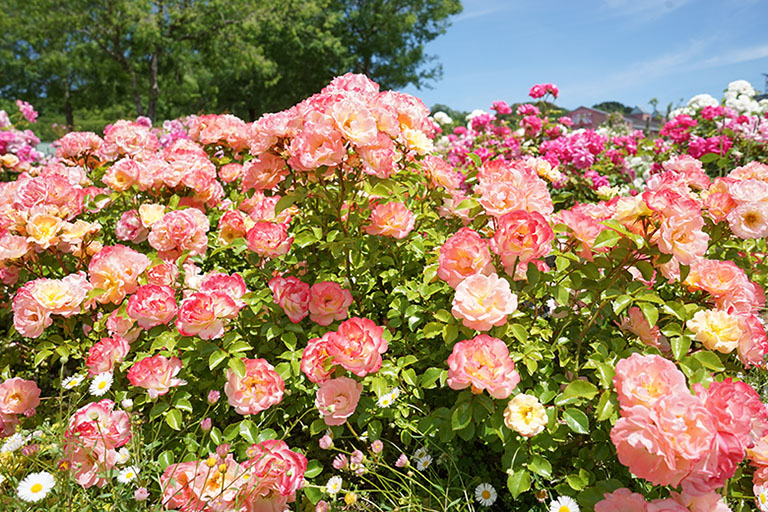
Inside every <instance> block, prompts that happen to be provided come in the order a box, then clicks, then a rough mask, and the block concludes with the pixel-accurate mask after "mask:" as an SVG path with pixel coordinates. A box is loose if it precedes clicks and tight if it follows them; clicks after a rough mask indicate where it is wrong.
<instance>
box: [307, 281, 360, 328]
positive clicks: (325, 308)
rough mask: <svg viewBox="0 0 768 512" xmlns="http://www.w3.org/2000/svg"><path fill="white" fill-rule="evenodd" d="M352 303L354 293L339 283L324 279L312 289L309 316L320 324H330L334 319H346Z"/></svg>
mask: <svg viewBox="0 0 768 512" xmlns="http://www.w3.org/2000/svg"><path fill="white" fill-rule="evenodd" d="M351 304H352V294H351V293H350V292H349V290H347V289H345V288H342V287H341V286H339V284H337V283H333V282H330V281H323V282H322V283H315V284H313V285H312V288H311V289H310V295H309V318H310V320H312V321H313V322H315V323H318V324H320V325H330V324H331V322H333V321H334V320H344V319H345V318H347V315H348V312H347V310H348V308H349V306H350V305H351Z"/></svg>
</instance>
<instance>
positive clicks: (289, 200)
mask: <svg viewBox="0 0 768 512" xmlns="http://www.w3.org/2000/svg"><path fill="white" fill-rule="evenodd" d="M297 200H298V197H296V196H295V195H293V194H288V195H285V196H283V197H281V198H280V200H279V201H278V202H277V204H276V205H275V215H276V216H277V215H279V214H280V212H282V211H283V210H285V209H286V208H290V207H291V206H293V203H295V202H296V201H297Z"/></svg>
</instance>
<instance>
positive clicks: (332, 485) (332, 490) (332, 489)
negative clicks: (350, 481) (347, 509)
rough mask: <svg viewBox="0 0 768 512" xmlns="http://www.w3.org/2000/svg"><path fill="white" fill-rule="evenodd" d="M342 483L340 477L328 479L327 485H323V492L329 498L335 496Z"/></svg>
mask: <svg viewBox="0 0 768 512" xmlns="http://www.w3.org/2000/svg"><path fill="white" fill-rule="evenodd" d="M343 483H344V481H343V480H342V479H341V477H340V476H332V477H331V478H329V479H328V483H327V484H325V492H327V493H328V494H330V495H331V496H335V495H336V494H337V493H338V492H339V491H340V490H341V486H342V484H343Z"/></svg>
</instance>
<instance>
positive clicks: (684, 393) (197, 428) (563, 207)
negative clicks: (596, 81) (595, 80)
mask: <svg viewBox="0 0 768 512" xmlns="http://www.w3.org/2000/svg"><path fill="white" fill-rule="evenodd" d="M747 92H748V91H747ZM546 94H549V95H552V96H555V97H556V96H557V94H558V90H557V88H556V87H555V86H553V85H552V84H542V85H540V86H535V87H534V88H533V89H532V90H531V96H532V97H534V98H540V97H543V96H545V95H546ZM745 104H746V103H745ZM748 105H749V108H752V104H751V103H750V104H748ZM20 108H21V112H22V113H23V115H24V116H25V117H26V119H27V121H28V122H33V121H34V115H33V112H34V111H33V110H31V107H29V106H28V105H22V104H20ZM691 108H693V111H692V112H689V113H682V114H680V116H677V117H675V118H674V119H673V120H672V121H670V122H669V123H668V124H667V126H666V127H665V128H664V133H662V138H661V139H659V141H657V142H652V141H647V140H645V139H644V138H643V137H641V134H626V135H605V134H599V133H596V132H571V131H569V129H568V124H569V123H568V120H567V119H559V120H557V121H553V120H550V119H549V117H548V116H547V115H546V114H545V113H542V111H541V110H539V109H538V107H536V106H535V105H532V104H531V105H524V106H523V107H521V109H522V110H521V111H520V112H518V113H519V114H520V115H521V116H522V119H521V121H520V123H521V124H520V130H521V131H515V130H512V129H511V128H510V127H509V126H508V121H506V120H504V119H501V118H499V119H497V118H496V116H495V115H490V114H487V115H480V116H477V117H475V118H473V119H472V121H471V125H470V127H468V128H467V129H466V130H464V131H463V132H461V130H459V132H461V133H456V134H455V137H454V139H453V140H451V141H450V142H451V144H452V146H451V148H449V149H448V152H447V154H446V157H445V158H443V157H441V156H439V154H438V153H437V152H436V151H437V150H436V148H435V144H434V142H433V140H434V137H435V132H436V126H435V124H434V123H433V121H432V120H431V119H430V118H429V111H428V110H427V109H426V107H425V106H424V105H423V103H422V102H421V101H420V100H418V99H417V98H414V97H412V96H409V95H406V94H401V93H396V92H391V91H383V92H382V91H380V90H379V87H378V86H377V85H376V84H375V83H373V82H371V81H370V80H368V79H367V78H365V77H364V76H360V75H345V76H343V77H339V78H337V79H335V80H334V81H333V82H332V83H331V84H330V85H329V86H328V87H326V88H325V89H324V90H323V91H322V92H321V93H319V94H317V95H315V96H312V97H311V98H308V99H307V100H305V101H303V102H302V103H300V104H298V105H296V106H295V107H293V108H291V109H289V110H287V111H284V112H279V113H275V114H268V115H265V116H264V117H262V118H261V119H260V120H258V121H256V122H254V123H250V124H247V123H244V122H243V121H241V120H240V119H237V118H235V117H233V116H230V115H208V116H192V117H189V118H187V119H185V120H181V121H173V122H167V123H165V124H164V126H163V128H152V126H151V125H150V123H149V122H148V121H147V120H145V119H139V120H138V121H137V122H130V121H124V120H123V121H117V122H116V123H114V124H113V125H111V126H109V127H107V129H106V130H105V132H104V134H103V137H102V136H99V135H97V134H94V133H78V132H75V133H70V134H68V135H66V136H64V137H63V138H62V139H60V140H59V141H58V142H57V150H56V156H55V158H52V159H49V160H42V159H41V156H40V155H37V154H35V153H33V150H32V149H24V148H26V147H27V146H29V147H32V146H33V145H34V143H33V140H32V137H33V135H32V134H31V132H22V131H19V130H18V129H17V128H14V127H13V126H19V125H20V124H21V123H22V121H21V119H19V120H18V122H16V123H15V124H12V123H11V122H10V120H9V121H8V122H6V123H5V125H4V127H5V128H6V129H5V130H4V131H3V132H0V133H3V134H5V133H10V134H11V136H7V137H6V138H8V140H13V141H15V142H13V144H9V145H7V146H6V147H4V148H3V150H2V153H4V155H3V157H2V160H1V162H2V165H3V169H4V171H3V172H4V174H3V176H4V178H5V179H6V181H4V182H2V183H0V187H1V188H2V191H1V192H0V278H1V279H2V283H3V288H2V300H3V301H4V302H5V303H6V305H7V307H6V308H4V310H3V311H2V312H0V321H1V322H3V326H4V327H5V330H6V331H7V332H6V334H5V335H4V336H5V343H3V345H2V347H1V348H0V365H1V367H2V372H3V374H2V376H3V378H4V382H2V384H0V429H2V435H3V436H4V438H5V440H4V442H3V444H2V447H0V451H1V452H2V454H0V475H2V478H3V483H2V484H1V485H3V486H5V491H6V492H4V493H3V495H2V496H0V504H2V506H3V507H6V508H10V507H17V508H23V507H24V506H25V505H24V504H23V502H33V503H38V504H45V506H47V507H49V508H52V509H53V510H56V509H57V508H56V507H58V508H59V509H62V510H64V509H70V508H71V507H73V506H76V507H80V508H81V509H83V510H101V509H102V508H103V506H104V505H105V504H109V506H110V509H111V510H137V509H142V508H145V509H152V510H162V509H177V510H183V511H224V510H227V511H228V510H235V511H282V510H284V509H286V508H288V509H290V510H319V511H323V510H342V509H343V510H395V509H400V510H402V509H405V508H409V509H411V508H414V509H419V510H449V509H457V510H470V509H474V508H483V507H491V508H492V509H495V510H526V511H527V510H556V511H558V512H563V511H570V512H573V511H575V510H578V508H579V507H582V508H583V509H586V510H592V509H594V510H596V511H598V512H610V511H618V510H622V511H624V510H632V511H635V510H637V511H648V512H652V511H662V510H665V511H674V510H677V511H686V510H689V511H696V512H698V511H704V510H707V511H709V510H718V511H725V510H737V511H740V510H748V509H750V507H752V504H753V503H755V504H757V506H758V507H759V508H760V509H761V510H768V503H766V497H768V410H767V409H766V406H765V404H764V403H763V402H762V400H761V398H760V395H759V394H758V392H757V391H756V390H755V389H754V388H753V387H752V385H750V384H749V383H748V382H745V381H749V382H753V383H755V382H762V380H761V377H760V376H761V375H762V372H763V371H764V368H765V364H766V363H765V355H766V353H767V352H768V340H767V339H766V330H765V327H764V324H763V321H762V319H761V317H760V312H761V310H762V309H764V307H765V295H764V292H763V285H764V284H765V276H766V273H765V270H766V268H765V267H766V265H765V263H764V255H765V252H766V247H765V246H766V244H765V237H766V235H768V206H766V205H768V165H765V164H764V163H762V162H761V159H764V157H765V155H766V150H765V141H764V140H762V139H760V137H759V136H744V137H737V136H733V137H732V136H731V135H727V136H728V137H729V140H730V139H732V145H731V146H730V147H729V149H728V150H725V151H723V152H720V153H717V154H715V152H714V151H709V150H707V151H708V152H705V153H703V154H696V152H695V151H692V150H691V147H692V144H691V143H687V144H686V143H685V142H686V141H689V140H691V138H689V139H686V140H683V138H681V137H682V136H679V133H682V131H688V132H690V131H691V130H693V131H694V132H693V133H696V135H695V136H697V137H701V138H705V135H706V136H709V135H708V132H700V133H699V132H695V130H696V129H704V128H703V127H704V123H701V124H697V125H695V126H694V125H690V123H687V121H685V119H684V118H681V116H688V117H689V118H691V119H693V117H691V116H692V115H693V116H700V117H702V118H705V117H706V116H708V115H709V114H708V113H705V109H706V108H708V106H707V107H703V108H701V109H697V107H691ZM713 108H714V106H713ZM717 108H722V109H723V112H720V113H719V114H717V116H720V117H723V116H725V117H727V118H728V119H730V120H731V121H733V118H732V116H729V114H728V111H727V110H726V109H729V108H734V107H732V106H728V105H727V104H726V105H725V106H722V107H717ZM495 110H496V112H497V114H499V115H505V114H510V113H511V109H510V108H509V107H508V106H507V105H506V104H503V103H502V102H497V103H496V104H495ZM519 110H520V109H519ZM706 112H709V111H706ZM745 115H747V114H745ZM717 116H716V117H717ZM750 116H751V117H750ZM760 116H763V117H760ZM748 118H749V119H748V120H747V121H745V122H744V123H742V122H739V121H738V118H737V119H736V121H735V122H736V125H738V126H741V125H743V124H745V123H746V124H749V125H750V126H751V125H752V124H754V125H755V126H762V124H763V119H764V115H763V114H759V113H757V112H751V113H750V114H749V115H748ZM684 121H685V122H684ZM724 122H725V121H724ZM686 123H687V124H686ZM726 125H727V126H726ZM736 125H734V124H733V123H731V124H728V123H727V122H725V124H723V123H721V124H717V122H715V124H714V125H713V126H715V129H717V130H721V131H723V133H726V134H730V133H736V132H737V131H738V129H737V128H736ZM710 128H712V127H709V128H707V129H710ZM758 132H759V128H758ZM739 133H745V132H739ZM749 133H753V132H749ZM760 133H762V132H760ZM20 134H22V135H20ZM675 137H677V138H675ZM691 137H693V135H692V136H691ZM668 138H671V140H672V142H671V143H670V142H668ZM678 139H680V140H678ZM3 140H4V139H3ZM24 144H26V145H27V146H25V145H24ZM746 146H748V147H749V148H750V149H749V151H748V152H745V151H744V148H745V147H746ZM693 147H694V148H695V147H696V145H695V144H693ZM737 152H738V153H737ZM710 154H715V156H714V159H712V158H711V157H708V156H707V155H710ZM9 155H10V156H9ZM723 156H724V157H725V161H723V159H722V158H723ZM635 157H637V158H646V159H647V163H648V165H647V166H648V173H647V175H646V177H645V179H644V180H641V181H636V180H635V178H636V176H632V173H631V172H630V171H631V166H630V165H629V164H628V163H627V162H628V161H629V159H631V158H635ZM653 161H655V162H657V163H658V164H659V165H658V166H656V167H655V169H651V163H652V162H653ZM652 171H655V172H652ZM707 171H709V173H710V174H711V175H712V177H715V175H717V176H716V177H715V179H714V180H713V179H712V177H711V176H710V175H708V174H707ZM602 180H605V181H606V182H603V181H602ZM620 183H623V184H624V185H626V188H625V189H620V188H618V186H619V184H620ZM603 187H609V188H612V187H613V188H612V191H611V192H610V193H607V192H606V191H605V190H603V192H600V190H601V188H603ZM588 191H591V192H588ZM595 191H597V192H599V193H597V194H595V193H594V192H595ZM622 191H624V192H625V193H624V194H621V193H622ZM590 194H592V195H590ZM603 194H606V195H607V196H610V197H606V198H605V199H604V200H598V199H599V196H600V195H603ZM586 199H591V200H592V201H593V202H583V201H584V200H586ZM763 380H764V379H763ZM755 497H757V498H755Z"/></svg>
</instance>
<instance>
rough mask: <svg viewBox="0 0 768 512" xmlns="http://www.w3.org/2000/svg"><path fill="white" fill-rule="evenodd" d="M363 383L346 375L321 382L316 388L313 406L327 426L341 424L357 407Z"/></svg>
mask: <svg viewBox="0 0 768 512" xmlns="http://www.w3.org/2000/svg"><path fill="white" fill-rule="evenodd" d="M362 391H363V385H362V384H360V383H359V382H357V381H356V380H354V379H350V378H348V377H338V378H336V379H331V380H329V381H326V382H323V383H322V384H321V385H320V388H319V389H318V390H317V399H316V400H315V406H316V407H317V408H318V409H319V410H320V412H321V413H322V415H323V420H325V424H326V425H329V426H334V425H343V424H344V423H345V422H346V421H347V418H349V417H350V416H351V415H352V414H353V413H354V412H355V408H356V407H357V402H358V401H359V400H360V393H362Z"/></svg>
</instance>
